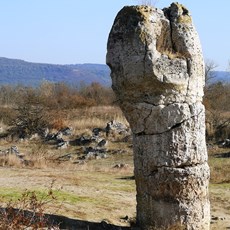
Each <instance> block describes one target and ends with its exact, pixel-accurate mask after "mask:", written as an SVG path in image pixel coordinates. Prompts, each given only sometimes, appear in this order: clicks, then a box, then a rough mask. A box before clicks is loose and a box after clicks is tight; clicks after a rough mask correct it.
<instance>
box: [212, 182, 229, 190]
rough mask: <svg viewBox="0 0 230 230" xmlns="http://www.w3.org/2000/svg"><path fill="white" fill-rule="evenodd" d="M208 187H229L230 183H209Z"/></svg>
mask: <svg viewBox="0 0 230 230" xmlns="http://www.w3.org/2000/svg"><path fill="white" fill-rule="evenodd" d="M209 188H210V189H218V188H219V189H230V183H223V184H213V183H210V184H209Z"/></svg>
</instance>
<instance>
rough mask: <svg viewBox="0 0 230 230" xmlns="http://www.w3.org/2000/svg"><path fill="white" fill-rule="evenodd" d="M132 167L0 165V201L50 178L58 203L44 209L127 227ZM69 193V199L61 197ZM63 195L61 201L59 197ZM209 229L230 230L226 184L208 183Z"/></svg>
mask: <svg viewBox="0 0 230 230" xmlns="http://www.w3.org/2000/svg"><path fill="white" fill-rule="evenodd" d="M132 171H133V168H132V167H130V168H129V169H125V170H114V169H107V170H106V169H104V170H102V171H95V170H93V169H92V168H91V169H87V167H86V166H84V167H83V168H79V167H76V168H69V169H68V168H65V167H64V165H63V167H59V168H56V169H52V168H48V169H24V168H6V167H2V168H0V201H1V203H2V204H3V203H4V200H5V199H6V195H9V194H11V193H12V196H13V194H14V191H17V192H18V191H19V192H22V191H24V190H25V189H28V190H36V191H41V190H47V189H48V188H49V187H50V185H51V183H52V181H54V185H53V190H56V191H60V194H61V195H62V197H61V196H60V197H58V199H59V202H57V203H56V204H51V205H50V207H49V208H48V210H49V211H50V212H51V213H54V214H61V215H65V216H67V217H70V218H73V219H78V220H87V221H92V222H101V221H102V220H105V221H106V222H107V223H111V224H114V225H119V226H127V225H128V223H127V222H126V221H125V220H124V218H125V217H126V216H128V217H129V218H133V217H135V206H136V202H135V184H134V180H131V179H130V178H131V176H132ZM63 194H65V196H66V197H67V196H70V197H71V200H70V199H65V198H66V197H65V196H64V195H63ZM62 198H63V200H62ZM210 199H211V214H212V221H211V229H218V230H223V229H230V202H229V200H230V185H229V184H225V185H211V186H210Z"/></svg>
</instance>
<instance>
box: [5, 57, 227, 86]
mask: <svg viewBox="0 0 230 230" xmlns="http://www.w3.org/2000/svg"><path fill="white" fill-rule="evenodd" d="M213 74H214V76H216V77H215V78H213V79H212V82H217V81H223V82H229V83H230V74H229V73H228V72H225V71H213ZM43 80H47V81H50V82H54V83H55V82H66V83H67V84H71V85H80V84H85V85H89V84H91V83H92V82H98V83H100V84H102V85H104V86H110V85H111V78H110V70H109V68H108V66H107V65H103V64H73V65H54V64H42V63H32V62H26V61H23V60H19V59H9V58H4V57H0V85H4V84H10V85H18V84H21V85H25V86H37V85H39V84H40V83H41V82H42V81H43Z"/></svg>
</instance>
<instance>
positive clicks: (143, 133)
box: [134, 110, 202, 136]
mask: <svg viewBox="0 0 230 230" xmlns="http://www.w3.org/2000/svg"><path fill="white" fill-rule="evenodd" d="M151 112H152V110H151ZM151 112H150V114H149V115H148V116H147V117H146V118H145V119H144V120H146V119H148V117H149V116H150V115H151ZM201 113H202V110H201V111H200V112H199V113H198V114H195V115H193V116H191V117H189V118H187V119H185V120H183V121H181V122H179V123H176V124H174V125H173V126H172V127H170V128H169V129H167V130H165V131H164V132H159V133H151V134H150V133H146V132H145V131H141V132H138V133H134V135H136V136H142V135H149V136H150V135H153V136H154V135H162V134H164V133H167V132H170V131H172V130H173V129H177V128H180V127H181V125H182V124H184V123H185V122H187V121H189V120H191V119H193V118H194V117H198V116H199V115H200V114H201ZM145 129H146V127H145Z"/></svg>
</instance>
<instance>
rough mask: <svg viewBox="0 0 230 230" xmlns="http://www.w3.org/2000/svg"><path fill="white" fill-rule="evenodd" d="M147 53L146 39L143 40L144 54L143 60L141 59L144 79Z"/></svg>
mask: <svg viewBox="0 0 230 230" xmlns="http://www.w3.org/2000/svg"><path fill="white" fill-rule="evenodd" d="M147 53H148V42H147V39H146V38H145V54H144V58H143V67H144V70H143V74H144V77H145V76H146V57H147Z"/></svg>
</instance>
